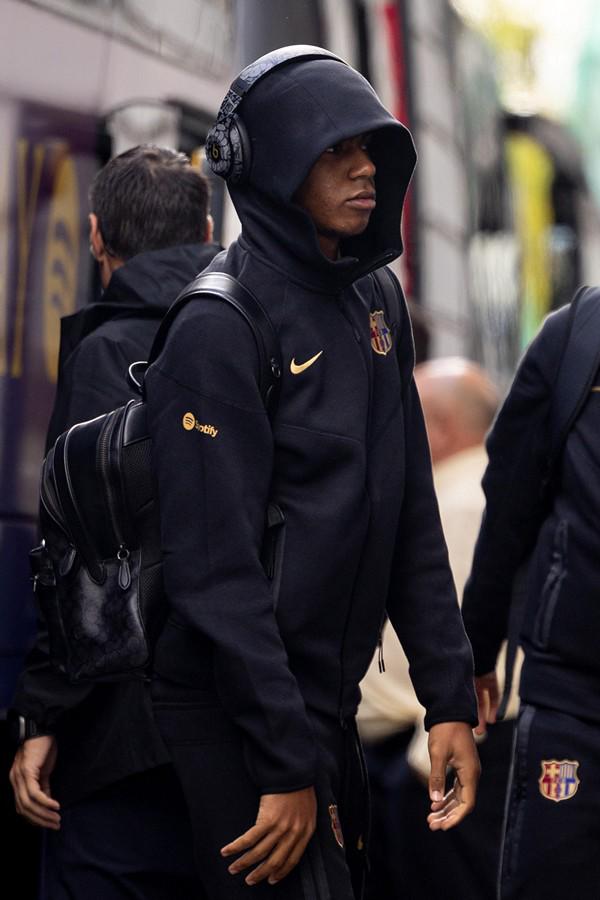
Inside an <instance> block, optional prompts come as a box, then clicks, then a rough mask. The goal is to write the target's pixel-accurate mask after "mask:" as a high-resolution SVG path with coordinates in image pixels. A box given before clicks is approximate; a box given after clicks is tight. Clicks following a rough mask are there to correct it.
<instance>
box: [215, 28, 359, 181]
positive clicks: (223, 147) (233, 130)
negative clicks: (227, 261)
mask: <svg viewBox="0 0 600 900" xmlns="http://www.w3.org/2000/svg"><path fill="white" fill-rule="evenodd" d="M296 59H305V60H307V61H308V60H310V59H333V60H335V61H336V62H341V63H343V62H344V60H343V59H340V58H339V56H336V55H335V53H330V51H329V50H324V49H323V48H322V47H311V46H310V45H309V44H295V45H293V46H291V47H281V48H280V49H279V50H272V51H271V53H265V55H264V56H261V57H260V59H257V60H256V61H255V62H253V63H250V65H249V66H246V68H245V69H243V70H242V71H241V72H240V74H239V75H238V77H237V78H236V79H235V81H234V82H233V83H232V85H231V87H230V88H229V90H228V91H227V94H226V96H225V99H224V100H223V102H222V103H221V108H220V109H219V112H218V113H217V121H216V122H215V124H214V125H213V127H212V128H211V129H210V131H209V132H208V135H207V137H206V147H205V150H206V158H207V160H208V164H209V166H210V167H211V169H212V170H213V172H214V173H215V174H216V175H220V176H221V178H225V179H226V181H233V182H235V183H237V184H239V183H240V182H242V181H244V180H245V179H246V178H247V177H248V173H249V172H250V160H251V151H250V140H249V138H248V133H247V132H246V129H245V127H244V123H243V122H242V120H241V119H240V117H239V116H238V115H237V114H236V109H237V108H238V106H239V105H240V103H241V102H242V100H243V99H244V97H245V96H246V94H247V93H248V91H249V90H250V88H251V87H252V86H253V85H255V84H256V82H257V81H259V80H260V79H261V78H262V77H263V76H264V75H266V74H267V72H271V71H272V70H273V69H276V68H277V67H278V66H282V65H284V63H287V62H290V61H291V60H296Z"/></svg>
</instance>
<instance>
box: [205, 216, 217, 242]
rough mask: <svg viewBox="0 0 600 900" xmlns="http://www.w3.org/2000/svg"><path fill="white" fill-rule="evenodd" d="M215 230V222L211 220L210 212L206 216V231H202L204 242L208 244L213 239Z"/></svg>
mask: <svg viewBox="0 0 600 900" xmlns="http://www.w3.org/2000/svg"><path fill="white" fill-rule="evenodd" d="M214 230H215V223H214V221H213V217H212V216H211V215H210V213H209V214H208V215H207V217H206V231H205V232H204V242H205V243H206V244H210V243H211V241H212V239H213V233H214Z"/></svg>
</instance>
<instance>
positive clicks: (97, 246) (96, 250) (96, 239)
mask: <svg viewBox="0 0 600 900" xmlns="http://www.w3.org/2000/svg"><path fill="white" fill-rule="evenodd" d="M88 222H89V224H90V250H91V252H92V256H93V257H94V259H96V260H97V261H98V262H102V260H103V259H104V258H105V256H106V249H105V247H104V239H103V237H102V233H101V231H100V228H99V227H98V217H97V215H96V214H95V213H90V214H89V216H88Z"/></svg>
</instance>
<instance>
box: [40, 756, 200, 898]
mask: <svg viewBox="0 0 600 900" xmlns="http://www.w3.org/2000/svg"><path fill="white" fill-rule="evenodd" d="M40 898H41V900H205V897H204V894H203V892H202V888H201V887H200V883H199V880H198V876H197V873H196V868H195V865H194V858H193V852H192V845H191V839H190V826H189V819H188V815H187V809H186V806H185V803H184V801H183V797H182V795H181V788H180V787H179V782H178V780H177V778H176V777H175V774H174V772H173V770H172V768H171V766H161V767H160V768H157V769H152V770H150V771H148V772H144V773H142V774H139V775H132V776H130V777H129V778H126V779H123V780H122V781H119V782H116V783H115V784H113V785H111V786H110V787H107V788H104V789H103V790H99V791H96V792H95V793H93V794H91V795H90V796H89V797H86V798H85V799H83V800H81V801H79V802H77V803H73V804H71V805H69V806H66V807H63V809H62V811H61V829H60V831H58V832H54V831H45V833H44V849H43V860H42V885H41V891H40Z"/></svg>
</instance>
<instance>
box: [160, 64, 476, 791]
mask: <svg viewBox="0 0 600 900" xmlns="http://www.w3.org/2000/svg"><path fill="white" fill-rule="evenodd" d="M241 117H242V119H243V121H244V123H245V125H246V127H247V130H248V132H249V135H250V142H251V147H252V165H251V170H250V176H249V181H248V182H247V183H245V184H242V185H237V186H236V185H231V186H230V193H231V196H232V199H233V202H234V204H235V207H236V209H237V212H238V214H239V217H240V220H241V222H242V233H241V236H240V237H239V239H238V240H237V241H236V242H235V243H234V244H233V245H232V246H231V247H230V249H229V250H228V251H227V252H225V253H222V254H220V255H219V256H218V257H216V258H215V260H214V261H213V263H212V264H211V266H210V267H209V269H211V270H213V271H225V272H229V273H230V274H232V275H234V276H236V277H237V278H238V279H239V280H240V281H242V282H243V283H244V284H245V285H247V286H248V287H249V288H250V289H251V290H252V291H253V292H254V294H255V295H256V296H257V298H258V299H259V301H260V302H261V303H262V305H263V306H264V308H265V310H266V311H267V313H268V315H269V316H270V318H271V320H272V322H273V324H274V327H275V329H276V331H277V334H278V337H279V341H280V345H281V350H282V356H283V366H284V369H283V373H282V379H281V381H282V384H281V394H280V398H279V404H278V408H277V411H276V414H275V416H274V421H273V426H272V427H271V423H270V421H269V417H268V416H267V413H266V411H265V408H264V404H263V402H262V400H261V396H260V392H259V389H258V368H257V365H258V360H257V354H256V349H255V346H254V343H253V338H252V335H251V333H250V330H249V329H248V327H247V325H246V323H245V322H244V321H243V320H242V318H241V317H240V316H239V315H238V314H237V313H236V312H235V311H234V310H231V309H230V308H227V307H226V306H225V304H218V303H214V302H212V301H210V300H204V301H199V302H197V303H194V304H191V305H189V306H188V307H187V308H186V309H185V310H184V311H183V312H182V313H181V315H180V317H179V318H178V319H177V320H176V321H175V323H174V325H173V327H172V330H171V332H170V335H169V339H168V341H167V344H166V346H165V349H164V351H163V353H162V355H161V357H159V359H158V360H157V362H156V364H155V365H154V366H153V367H152V369H151V370H150V371H149V373H148V375H147V380H146V384H147V398H148V411H149V419H150V426H151V432H152V437H153V447H154V466H155V470H156V475H157V478H158V484H159V497H160V504H161V517H162V540H163V551H164V574H165V581H166V588H167V594H168V598H169V601H170V604H171V606H172V609H173V612H172V615H171V620H170V623H169V624H168V625H167V628H166V630H165V632H164V634H163V636H162V638H161V640H160V641H159V645H158V647H157V652H156V659H155V666H156V670H157V672H158V673H159V675H162V676H163V677H165V678H168V679H170V680H171V681H176V682H179V683H182V684H184V685H188V686H189V687H190V688H202V687H203V686H204V685H205V684H209V683H210V681H211V678H212V677H214V679H215V681H216V689H217V691H218V694H219V696H220V700H221V702H222V704H223V706H224V707H225V708H226V710H227V711H228V712H229V713H230V715H231V716H232V718H233V719H234V721H235V722H236V723H237V725H238V726H239V727H240V729H241V730H242V732H243V734H244V737H245V740H246V747H247V757H246V758H247V761H248V765H249V768H250V771H251V774H252V775H253V777H254V780H255V782H256V784H257V785H258V787H259V788H260V790H261V791H262V792H263V793H269V792H278V791H290V790H294V789H298V788H301V787H304V786H306V785H308V784H311V783H313V780H314V765H315V756H316V748H315V741H314V737H313V734H314V730H313V729H314V716H315V714H316V715H317V716H325V717H335V718H341V719H345V718H346V717H349V716H352V715H354V713H355V711H356V708H357V704H358V701H359V688H358V685H359V681H360V680H361V678H362V676H363V675H364V673H365V671H366V669H367V667H368V665H369V662H370V660H371V657H372V655H373V652H374V649H375V647H376V644H377V640H378V635H379V632H380V628H381V624H382V620H383V618H384V615H385V612H386V609H387V613H388V614H389V616H390V618H391V620H392V622H393V624H394V627H395V628H396V630H397V632H398V633H399V635H400V637H401V639H402V642H403V644H404V647H405V649H406V651H407V653H408V656H409V658H410V661H411V670H412V676H413V679H414V683H415V687H416V689H417V692H418V695H419V698H420V700H421V702H422V703H423V705H424V706H425V707H426V708H427V726H428V727H429V726H431V725H433V724H435V723H437V722H443V721H453V720H455V721H466V722H471V723H474V722H475V704H474V695H473V688H472V662H471V653H470V648H469V644H468V642H467V639H466V637H465V634H464V630H463V627H462V622H461V618H460V614H459V610H458V606H457V603H456V598H455V593H454V588H453V583H452V578H451V575H450V571H449V568H448V560H447V553H446V548H445V544H444V540H443V536H442V531H441V527H440V522H439V516H438V511H437V504H436V500H435V496H434V493H433V487H432V479H431V470H430V461H429V453H428V447H427V439H426V435H425V430H424V425H423V418H422V414H421V409H420V405H419V401H418V397H417V393H416V389H415V386H414V382H413V380H412V367H413V357H414V354H413V346H412V336H411V330H410V323H409V319H408V314H407V311H406V306H405V303H404V300H403V298H402V293H401V290H400V287H399V286H398V285H397V298H396V302H395V303H394V304H393V305H392V306H389V307H386V306H385V302H384V299H383V297H382V296H380V294H379V292H378V290H377V287H376V284H375V282H374V279H373V277H372V276H371V275H370V274H369V273H370V272H372V271H373V270H374V269H376V268H377V267H379V266H381V265H383V264H384V263H387V262H389V261H391V260H392V259H394V258H395V257H397V256H398V255H399V253H400V252H401V243H400V216H401V209H402V203H403V200H404V195H405V192H406V189H407V186H408V183H409V180H410V177H411V174H412V170H413V167H414V163H415V152H414V148H413V144H412V141H411V138H410V135H409V133H408V132H407V131H406V129H405V128H404V127H403V126H402V125H400V124H399V123H398V122H397V121H396V120H395V119H394V118H393V117H392V116H391V115H390V114H389V113H388V112H387V111H386V110H385V109H384V108H383V107H382V106H381V104H380V102H379V100H378V98H377V96H376V95H375V93H374V92H373V90H372V88H371V87H370V86H369V84H368V83H367V82H366V81H365V80H364V78H362V76H360V75H358V74H357V73H356V72H355V71H354V70H352V69H351V68H349V67H347V66H345V65H343V64H342V63H338V62H333V61H330V60H315V61H310V62H300V63H299V62H296V63H291V64H289V65H287V66H285V67H282V68H278V69H277V70H275V71H274V72H272V73H271V74H269V75H267V76H266V77H264V78H263V79H262V80H261V81H259V82H258V83H257V84H256V85H255V86H254V87H253V88H252V90H251V91H250V92H249V94H248V96H247V97H246V98H245V99H244V101H243V103H242V106H241ZM364 132H373V138H372V142H371V145H370V152H371V155H372V158H373V161H374V162H375V165H376V166H377V174H376V176H375V181H376V190H377V207H376V209H375V211H374V212H373V214H372V216H371V220H370V224H369V226H368V228H367V229H366V231H365V232H364V234H362V235H361V236H359V237H357V238H353V239H350V240H348V241H347V242H345V243H343V244H342V247H341V256H340V258H339V259H338V260H337V261H335V262H333V261H331V260H329V259H327V258H326V257H325V256H324V255H323V254H322V253H321V251H320V249H319V244H318V241H317V234H316V231H315V228H314V225H313V224H312V221H311V220H310V218H309V217H308V215H307V214H306V213H305V212H304V211H303V210H302V209H300V208H299V207H298V206H296V205H295V204H294V201H293V197H294V194H295V192H296V190H297V189H298V187H299V186H300V185H301V183H302V182H303V180H304V179H305V177H306V175H307V174H308V172H309V171H310V169H311V167H312V165H313V163H314V162H315V161H316V159H317V158H318V157H319V155H320V154H321V153H322V152H323V151H324V150H325V149H326V148H328V147H330V146H332V145H334V144H336V143H337V142H339V141H340V140H342V139H344V138H347V137H351V136H354V135H356V134H359V133H364ZM309 361H310V365H309V364H308V363H309ZM186 413H191V415H192V416H193V419H194V421H195V423H196V425H197V427H196V428H192V429H190V430H187V427H189V423H190V421H191V417H190V416H186V422H187V426H184V424H183V418H184V416H185V414H186ZM203 426H208V428H206V427H203ZM269 500H270V501H272V502H275V503H276V504H277V505H278V506H279V507H280V509H281V511H282V514H283V517H284V519H285V522H284V524H283V525H282V526H281V527H280V530H279V534H278V536H277V539H276V541H275V562H274V565H273V567H272V573H270V574H273V576H274V577H273V578H272V579H271V580H270V579H269V573H266V572H265V569H264V568H263V565H262V563H261V556H263V555H264V541H265V537H264V533H265V511H266V509H267V504H268V502H269Z"/></svg>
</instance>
